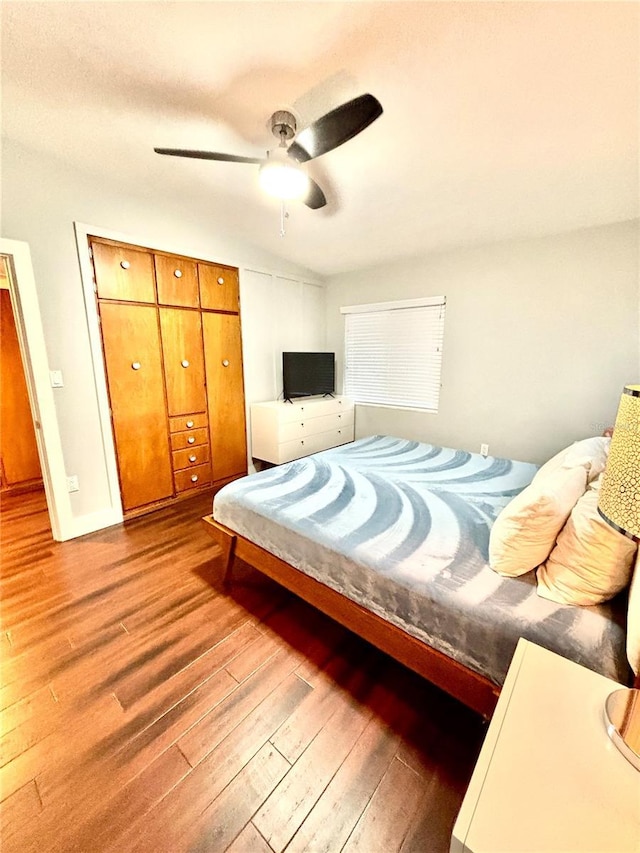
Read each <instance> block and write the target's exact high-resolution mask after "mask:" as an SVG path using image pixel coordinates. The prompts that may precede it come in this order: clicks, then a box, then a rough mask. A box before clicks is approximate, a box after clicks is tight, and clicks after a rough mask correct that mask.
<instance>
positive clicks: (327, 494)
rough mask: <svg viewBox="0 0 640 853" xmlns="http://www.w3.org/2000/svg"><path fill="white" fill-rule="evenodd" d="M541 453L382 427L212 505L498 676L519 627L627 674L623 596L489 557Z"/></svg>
mask: <svg viewBox="0 0 640 853" xmlns="http://www.w3.org/2000/svg"><path fill="white" fill-rule="evenodd" d="M535 471H536V466H535V465H531V464H529V463H524V462H516V461H513V460H510V459H498V458H493V457H487V458H485V457H483V456H480V455H478V454H475V453H468V452H465V451H460V450H453V449H450V448H446V447H437V446H433V445H430V444H423V443H420V442H417V441H408V440H405V439H400V438H394V437H391V436H373V437H370V438H364V439H361V440H359V441H356V442H354V443H352V444H348V445H343V446H342V447H339V448H336V449H333V450H328V451H325V452H323V453H318V454H315V455H314V456H309V457H306V458H304V459H299V460H297V461H295V462H290V463H288V464H287V465H282V466H280V467H277V468H272V469H269V470H267V471H263V472H261V473H258V474H252V475H250V476H248V477H245V478H243V479H241V480H236V481H235V482H233V483H231V484H229V485H227V486H225V487H224V488H223V489H222V490H221V491H220V492H218V494H217V495H216V497H215V501H214V510H213V514H214V518H215V519H216V520H217V521H219V522H220V523H221V524H224V525H225V526H227V527H229V528H231V529H233V530H235V531H237V532H238V533H240V534H241V535H242V536H244V537H246V538H247V539H249V540H251V541H252V542H255V543H256V544H258V545H260V546H262V547H263V548H265V549H266V550H268V551H270V552H272V553H273V554H275V555H276V556H278V557H280V558H282V559H283V560H286V562H288V563H290V564H291V565H293V566H295V567H296V568H297V569H299V570H300V571H303V572H305V573H306V574H308V575H310V576H311V577H313V578H315V579H316V580H318V581H320V582H321V583H324V584H326V585H327V586H329V587H332V588H333V589H335V590H337V591H338V592H340V593H342V594H343V595H345V596H347V597H349V598H351V599H352V600H353V601H356V602H357V603H358V604H361V605H363V606H364V607H367V608H368V609H369V610H371V611H373V612H374V613H377V614H378V615H380V616H382V617H383V618H385V619H387V620H388V621H390V622H392V623H394V624H395V625H397V626H398V627H400V628H402V629H404V630H405V631H407V632H408V633H410V634H412V635H414V636H415V637H417V638H418V639H421V640H423V641H424V642H426V643H428V644H429V645H430V646H433V647H434V648H436V649H438V650H439V651H441V652H444V653H445V654H447V655H449V656H450V657H452V658H453V659H455V660H457V661H459V662H460V663H462V664H464V665H465V666H468V667H470V668H471V669H473V670H475V671H476V672H479V673H480V674H482V675H484V676H486V677H488V678H489V679H491V680H492V681H494V682H495V683H497V684H501V683H502V682H503V681H504V677H505V674H506V671H507V668H508V666H509V662H510V660H511V657H512V655H513V652H514V650H515V646H516V643H517V641H518V638H519V637H520V636H523V637H526V638H527V639H530V640H532V641H533V642H536V643H538V644H540V645H542V646H545V647H546V648H549V649H551V650H552V651H555V652H558V653H559V654H561V655H564V656H565V657H569V658H571V659H573V660H575V661H577V662H578V663H581V664H583V665H585V666H587V667H590V668H591V669H594V670H595V671H597V672H601V673H602V674H604V675H607V676H609V677H611V678H615V679H617V680H620V681H625V682H626V681H628V678H629V670H628V665H627V662H626V658H625V652H624V633H625V631H624V628H625V626H624V603H623V602H622V601H617V602H616V601H614V602H612V603H608V604H605V605H600V606H598V607H569V606H566V605H558V604H554V603H553V602H550V601H546V600H545V599H542V598H540V597H538V595H537V594H536V589H535V576H534V573H533V572H530V573H529V574H527V575H525V576H523V577H521V578H503V577H500V576H499V575H497V574H496V573H495V572H493V571H492V570H491V569H490V568H489V566H488V543H489V531H490V529H491V525H492V524H493V522H494V520H495V518H496V516H497V514H498V513H499V512H500V510H501V509H502V508H503V507H504V506H505V505H506V504H507V503H508V502H509V500H511V498H512V497H513V496H514V495H516V494H518V492H520V491H521V490H522V489H523V488H524V487H525V486H526V485H527V484H528V483H529V482H530V481H531V479H532V477H533V475H534V474H535Z"/></svg>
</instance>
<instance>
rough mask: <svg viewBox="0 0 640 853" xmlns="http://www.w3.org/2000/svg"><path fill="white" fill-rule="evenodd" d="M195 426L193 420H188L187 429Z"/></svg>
mask: <svg viewBox="0 0 640 853" xmlns="http://www.w3.org/2000/svg"><path fill="white" fill-rule="evenodd" d="M192 426H193V421H187V429H191V427H192Z"/></svg>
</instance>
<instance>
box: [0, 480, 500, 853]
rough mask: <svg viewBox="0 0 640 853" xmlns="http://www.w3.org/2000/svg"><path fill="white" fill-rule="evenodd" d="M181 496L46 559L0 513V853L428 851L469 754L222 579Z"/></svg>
mask: <svg viewBox="0 0 640 853" xmlns="http://www.w3.org/2000/svg"><path fill="white" fill-rule="evenodd" d="M210 502H211V501H210V498H208V497H206V496H204V497H203V496H198V497H195V498H192V499H190V500H188V501H183V502H181V503H179V504H177V505H176V506H174V507H172V508H170V509H163V510H160V511H158V512H155V513H153V514H151V515H147V516H144V517H141V518H138V519H135V520H133V521H130V522H128V523H127V524H125V525H118V526H116V527H113V528H110V529H108V530H105V531H100V532H98V533H94V534H91V535H89V536H85V537H82V538H81V539H77V540H73V541H71V542H65V543H56V542H54V541H53V540H52V538H51V531H50V528H49V523H48V516H47V512H46V505H45V502H44V496H43V493H42V492H32V493H29V494H26V495H22V496H9V497H3V501H2V515H1V522H2V523H1V528H0V534H1V544H2V580H1V593H2V597H1V601H2V608H1V614H0V615H1V619H2V630H1V632H0V654H1V655H2V684H1V686H0V708H1V709H2V718H1V719H2V734H1V738H0V759H1V760H0V791H1V798H2V805H1V807H0V808H1V817H2V823H1V837H0V841H1V847H2V850H3V853H14V851H15V853H18V851H19V853H25V851H38V853H46V851H61V852H62V851H64V853H67V851H91V853H96V851H118V853H123V851H130V850H136V851H153V853H164V851H166V853H182V851H213V853H217V851H225V850H227V851H230V853H282V851H285V850H286V851H287V853H302V851H310V852H311V853H321V851H325V853H338V851H343V850H344V851H348V853H356V851H361V853H376V851H380V853H394V851H398V853H440V851H447V850H448V849H449V838H450V834H451V829H452V826H453V822H454V820H455V816H456V813H457V810H458V808H459V806H460V803H461V800H462V796H463V794H464V790H465V788H466V785H467V783H468V780H469V777H470V775H471V771H472V769H473V764H474V762H475V759H476V757H477V754H478V751H479V748H480V745H481V740H482V737H483V735H484V727H483V724H482V721H481V720H480V719H479V717H477V716H476V715H475V714H473V713H472V712H471V711H469V710H468V709H466V708H464V707H463V706H462V705H460V704H459V703H457V702H456V701H455V700H453V699H451V698H450V697H448V696H446V695H445V694H443V693H441V692H440V691H438V690H437V689H436V688H434V687H433V686H432V685H430V684H428V683H426V682H424V681H423V680H421V679H420V678H418V676H416V675H414V674H413V673H411V672H409V671H408V670H406V669H404V668H403V667H401V666H400V665H399V664H397V663H395V662H394V661H392V660H390V659H389V658H387V657H386V656H385V655H383V654H381V653H379V652H378V651H377V650H375V649H373V648H372V647H370V646H369V645H367V644H366V643H364V642H363V641H361V640H360V639H358V638H356V637H355V636H353V635H352V634H350V633H349V632H347V631H346V630H344V629H343V628H341V627H340V626H338V625H336V624H335V623H333V622H332V621H331V620H329V619H327V618H325V617H324V616H322V615H321V614H319V613H318V612H316V611H314V610H313V608H311V607H309V606H308V605H306V604H304V603H303V602H301V601H299V600H298V599H296V598H295V597H294V596H292V595H291V594H289V593H287V592H286V591H284V590H282V589H280V588H279V587H277V586H276V585H275V584H273V583H272V582H270V581H268V580H267V579H266V578H264V577H263V576H261V575H260V574H259V573H257V572H255V571H254V570H253V569H250V568H249V567H248V566H240V567H239V570H238V571H237V572H236V577H237V578H238V582H237V583H236V584H235V585H234V587H233V588H232V590H231V592H230V593H229V594H227V593H225V592H223V590H222V587H221V584H220V572H221V568H220V561H219V560H217V559H216V550H215V546H214V545H213V543H212V542H211V539H210V538H209V537H208V536H207V534H206V531H204V529H203V528H202V526H201V524H200V517H201V516H203V515H205V514H206V513H207V512H208V511H209V508H210Z"/></svg>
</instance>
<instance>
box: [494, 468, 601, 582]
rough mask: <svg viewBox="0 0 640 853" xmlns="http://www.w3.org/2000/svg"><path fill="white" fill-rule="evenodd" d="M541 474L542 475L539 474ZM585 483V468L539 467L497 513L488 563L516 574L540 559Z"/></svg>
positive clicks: (543, 556)
mask: <svg viewBox="0 0 640 853" xmlns="http://www.w3.org/2000/svg"><path fill="white" fill-rule="evenodd" d="M540 474H542V476H540ZM586 487H587V471H586V468H584V467H582V466H578V467H576V468H563V467H561V466H558V467H555V468H551V469H547V471H546V472H544V473H542V469H541V470H540V471H539V472H538V474H536V477H535V478H534V480H533V481H532V482H531V484H530V485H529V486H527V487H526V489H523V491H521V492H520V494H519V495H516V496H515V498H514V499H513V500H512V501H511V502H510V503H508V504H507V506H506V507H505V508H504V509H503V510H502V512H501V513H500V514H499V515H498V517H497V519H496V521H495V523H494V525H493V527H492V528H491V534H490V536H489V565H490V566H491V568H492V569H493V570H494V571H496V572H498V574H501V575H506V576H507V577H518V575H523V574H525V572H530V571H531V570H532V569H535V568H536V566H539V565H540V563H543V562H544V561H545V560H546V559H547V557H548V556H549V554H550V552H551V549H552V548H553V546H554V544H555V541H556V536H557V535H558V533H559V532H560V530H561V529H562V527H563V525H564V523H565V521H566V520H567V518H568V517H569V514H570V512H571V510H572V509H573V507H574V506H575V504H576V502H577V500H578V498H579V497H581V495H582V494H583V493H584V490H585V489H586Z"/></svg>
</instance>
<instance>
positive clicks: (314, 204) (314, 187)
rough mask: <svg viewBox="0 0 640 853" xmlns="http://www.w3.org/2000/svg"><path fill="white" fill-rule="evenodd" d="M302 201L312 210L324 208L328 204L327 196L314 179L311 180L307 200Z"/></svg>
mask: <svg viewBox="0 0 640 853" xmlns="http://www.w3.org/2000/svg"><path fill="white" fill-rule="evenodd" d="M302 200H303V201H304V203H305V204H306V205H307V207H310V208H311V210H318V208H320V207H324V206H325V204H326V203H327V199H326V198H325V194H324V193H323V192H322V190H321V189H320V187H319V186H318V184H316V182H315V181H314V180H312V178H309V192H308V193H307V196H306V198H303V199H302Z"/></svg>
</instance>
